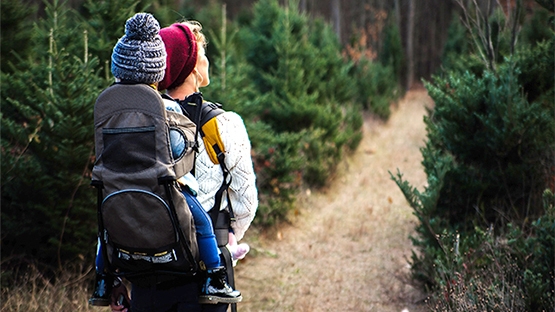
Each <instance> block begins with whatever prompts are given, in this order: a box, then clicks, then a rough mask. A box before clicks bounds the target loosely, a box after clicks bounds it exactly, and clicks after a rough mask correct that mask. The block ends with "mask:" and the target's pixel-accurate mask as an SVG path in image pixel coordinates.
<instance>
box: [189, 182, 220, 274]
mask: <svg viewBox="0 0 555 312" xmlns="http://www.w3.org/2000/svg"><path fill="white" fill-rule="evenodd" d="M183 195H185V199H186V200H187V204H188V205H189V209H190V210H191V213H192V214H193V220H194V223H195V228H196V231H197V243H198V248H199V253H200V259H201V260H202V262H204V265H206V268H207V269H213V268H217V267H220V266H221V263H220V251H219V250H218V244H217V243H216V235H214V229H213V227H212V220H210V216H209V215H208V213H207V212H206V211H205V210H204V209H203V208H202V206H201V204H200V203H199V202H198V200H197V199H196V197H195V196H193V195H192V194H191V193H190V191H189V190H188V189H187V187H185V190H184V191H183Z"/></svg>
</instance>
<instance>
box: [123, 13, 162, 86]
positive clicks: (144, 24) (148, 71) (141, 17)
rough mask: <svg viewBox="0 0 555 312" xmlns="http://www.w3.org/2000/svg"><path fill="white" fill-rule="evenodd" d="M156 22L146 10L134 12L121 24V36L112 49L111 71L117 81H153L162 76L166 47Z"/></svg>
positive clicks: (158, 79)
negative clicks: (123, 33) (123, 28)
mask: <svg viewBox="0 0 555 312" xmlns="http://www.w3.org/2000/svg"><path fill="white" fill-rule="evenodd" d="M159 32H160V24H159V23H158V21H157V20H156V18H154V16H152V15H151V14H149V13H137V14H135V15H134V16H133V17H131V18H129V19H128V20H127V22H126V23H125V35H123V37H121V38H120V39H119V40H118V43H117V44H116V46H114V50H113V51H112V74H113V75H114V77H116V78H119V79H121V80H131V81H135V82H142V83H155V82H159V81H160V80H162V78H164V70H165V69H166V49H165V47H164V42H163V41H162V39H161V38H160V35H159Z"/></svg>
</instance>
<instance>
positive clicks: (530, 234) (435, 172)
mask: <svg viewBox="0 0 555 312" xmlns="http://www.w3.org/2000/svg"><path fill="white" fill-rule="evenodd" d="M544 16H545V15H544ZM544 21H545V19H544ZM492 23H493V24H495V23H499V19H497V20H496V19H492ZM506 31H509V28H507V30H506ZM477 32H478V33H479V31H477ZM497 38H498V40H495V41H496V42H497V43H498V44H497V45H496V46H495V47H501V48H499V49H498V50H495V51H493V52H495V53H499V55H496V56H495V60H493V62H491V60H489V61H488V60H485V61H486V62H480V61H479V58H476V57H475V56H473V55H470V56H467V57H465V56H462V55H459V56H458V58H459V59H458V60H457V59H455V58H453V55H454V54H451V55H450V57H449V59H448V60H449V64H450V70H449V71H446V72H443V73H441V75H437V76H435V77H434V78H433V81H431V82H425V86H426V88H427V89H428V92H429V94H430V96H431V97H432V98H433V99H434V101H435V108H434V109H433V110H431V111H430V113H429V116H427V117H425V118H424V122H425V123H426V126H427V142H426V145H425V147H423V148H422V149H421V152H422V156H423V162H422V164H423V167H424V170H425V172H426V174H427V176H428V183H427V186H426V187H425V189H424V191H423V192H420V191H418V190H417V189H416V188H414V187H412V186H411V185H410V184H409V183H408V182H407V181H406V180H404V179H403V177H402V174H401V173H397V175H396V176H393V175H392V178H393V179H394V180H395V181H396V182H397V184H398V185H399V187H400V189H401V191H402V192H403V194H404V195H405V197H406V199H407V201H408V202H409V203H410V205H411V206H412V207H413V209H414V214H415V216H416V217H417V218H418V220H419V224H418V226H417V228H416V233H417V234H416V235H415V236H413V237H412V241H413V244H414V246H415V247H416V248H417V250H418V252H415V253H413V256H412V263H411V264H412V272H413V276H414V277H415V278H416V279H417V280H419V281H421V282H422V283H423V285H424V286H425V287H426V288H427V289H429V290H432V291H433V292H432V296H431V300H430V302H431V303H432V304H431V306H432V308H433V310H434V311H469V310H480V311H485V310H488V311H490V310H492V311H542V310H544V311H549V310H550V309H552V308H553V306H554V303H555V295H554V291H555V284H554V283H553V281H554V280H555V279H554V277H555V269H554V268H555V239H554V234H553V233H555V219H554V218H553V206H554V204H555V198H554V197H553V192H554V191H555V181H554V180H553V177H554V176H555V166H553V164H554V163H555V101H554V98H555V92H554V86H555V81H554V76H553V72H554V68H555V61H554V59H553V51H554V48H555V45H554V44H555V35H554V32H553V29H551V35H550V36H549V37H548V39H541V41H539V42H535V43H534V44H532V45H524V46H516V47H515V49H514V53H512V54H511V53H508V51H510V49H508V48H506V47H508V46H509V44H508V43H507V41H509V40H512V39H511V36H510V35H508V34H507V33H501V32H500V33H498V34H497ZM541 38H544V37H541ZM503 47H505V48H503ZM495 53H494V54H495ZM469 59H470V60H471V61H470V64H471V65H470V66H471V67H470V68H467V69H466V70H465V68H464V67H463V66H462V65H463V64H465V63H466V64H469V63H468V62H465V61H466V60H469ZM499 60H501V61H499ZM525 259H526V260H525Z"/></svg>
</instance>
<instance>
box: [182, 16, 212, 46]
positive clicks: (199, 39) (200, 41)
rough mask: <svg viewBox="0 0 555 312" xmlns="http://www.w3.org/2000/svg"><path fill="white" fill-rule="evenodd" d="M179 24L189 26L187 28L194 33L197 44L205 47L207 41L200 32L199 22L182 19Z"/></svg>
mask: <svg viewBox="0 0 555 312" xmlns="http://www.w3.org/2000/svg"><path fill="white" fill-rule="evenodd" d="M181 24H183V25H185V26H187V27H189V29H190V30H191V32H192V33H193V35H195V38H196V40H197V44H199V45H201V46H202V47H203V48H206V45H208V41H207V40H206V37H205V36H204V34H203V33H202V25H201V24H200V23H199V22H197V21H183V22H181Z"/></svg>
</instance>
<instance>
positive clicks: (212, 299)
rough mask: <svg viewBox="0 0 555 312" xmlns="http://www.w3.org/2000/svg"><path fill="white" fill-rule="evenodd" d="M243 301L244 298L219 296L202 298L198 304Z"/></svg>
mask: <svg viewBox="0 0 555 312" xmlns="http://www.w3.org/2000/svg"><path fill="white" fill-rule="evenodd" d="M241 300H243V296H239V297H237V298H222V297H218V296H200V297H199V299H198V302H199V303H200V304H218V303H238V302H241Z"/></svg>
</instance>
